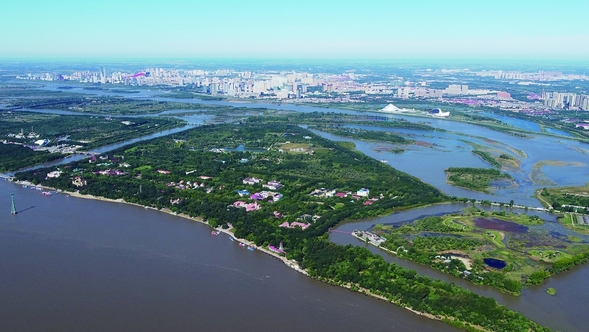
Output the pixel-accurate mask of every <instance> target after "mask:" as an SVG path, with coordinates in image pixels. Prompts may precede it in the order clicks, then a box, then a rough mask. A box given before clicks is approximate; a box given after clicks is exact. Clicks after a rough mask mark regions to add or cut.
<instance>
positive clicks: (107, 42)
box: [0, 0, 589, 60]
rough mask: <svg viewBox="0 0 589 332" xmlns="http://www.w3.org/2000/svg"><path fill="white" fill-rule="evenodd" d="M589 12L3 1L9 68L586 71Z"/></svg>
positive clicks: (530, 6) (377, 2) (497, 5)
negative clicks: (288, 65) (540, 63)
mask: <svg viewBox="0 0 589 332" xmlns="http://www.w3.org/2000/svg"><path fill="white" fill-rule="evenodd" d="M587 13H589V1H587V0H581V1H573V0H560V1H547V0H534V1H523V0H521V1H520V0H493V1H491V0H413V1H408V0H402V1H398V0H383V1H381V0H362V1H356V0H352V1H346V0H337V1H335V0H295V1H293V0H291V1H276V0H274V1H269V0H242V1H230V0H206V1H202V0H188V1H184V0H177V1H175V0H166V1H162V0H140V1H139V0H94V1H83V0H54V1H47V0H2V1H1V3H0V57H4V58H20V57H22V58H43V57H58V58H59V57H82V58H83V57H91V58H97V57H111V58H149V57H161V58H165V57H175V58H190V57H221V58H311V59H320V58H327V59H330V58H333V59H339V58H342V59H353V58H366V59H414V58H418V59H548V60H550V59H555V60H586V59H589V22H588V21H587Z"/></svg>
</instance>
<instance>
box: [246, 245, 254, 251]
mask: <svg viewBox="0 0 589 332" xmlns="http://www.w3.org/2000/svg"><path fill="white" fill-rule="evenodd" d="M247 250H249V251H255V250H256V248H254V247H252V246H247Z"/></svg>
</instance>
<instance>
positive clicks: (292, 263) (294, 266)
mask: <svg viewBox="0 0 589 332" xmlns="http://www.w3.org/2000/svg"><path fill="white" fill-rule="evenodd" d="M12 183H15V184H19V185H25V186H31V187H36V188H42V189H43V190H50V191H55V192H57V193H61V194H65V195H69V196H71V197H76V198H83V199H93V200H98V201H104V202H111V203H124V204H129V205H134V206H137V207H142V208H145V209H150V210H153V211H157V212H161V213H167V214H171V215H174V216H177V217H181V218H184V219H188V220H191V221H195V222H198V223H201V224H205V225H208V226H209V227H210V225H209V224H208V222H207V221H205V220H204V219H202V218H200V217H191V216H189V215H187V214H184V213H176V212H172V211H171V210H169V209H167V208H164V209H161V210H159V209H157V208H154V207H151V206H145V205H141V204H138V203H131V202H127V201H125V200H124V199H122V198H119V199H111V198H106V197H101V196H94V195H83V194H80V193H77V192H71V191H64V190H61V189H56V188H52V187H45V186H41V185H34V184H32V183H30V182H28V181H13V182H12ZM211 228H212V227H211ZM212 229H213V230H217V231H220V232H222V233H225V234H227V235H228V236H230V237H232V238H234V239H235V240H237V241H239V242H241V243H244V244H245V245H247V246H251V247H254V248H255V249H256V250H257V251H261V252H263V253H265V254H268V255H270V256H273V257H275V258H278V259H279V260H281V261H282V262H283V263H284V264H286V265H287V266H288V267H290V268H292V269H294V270H296V271H297V272H300V273H302V274H304V275H309V273H307V271H305V270H303V269H301V268H300V267H299V265H298V264H297V262H296V261H294V260H293V261H289V260H288V259H287V258H286V257H284V256H281V255H279V254H278V253H276V252H273V251H271V250H270V249H268V248H264V247H258V246H257V245H256V244H255V243H253V242H251V241H248V240H246V239H240V238H236V237H235V235H233V233H232V232H231V230H232V229H233V227H229V228H227V229H223V228H221V227H217V228H212Z"/></svg>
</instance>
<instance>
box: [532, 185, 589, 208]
mask: <svg viewBox="0 0 589 332" xmlns="http://www.w3.org/2000/svg"><path fill="white" fill-rule="evenodd" d="M540 195H541V196H542V197H543V198H544V199H546V200H547V201H549V202H550V203H551V205H552V208H554V209H555V210H560V211H567V212H577V210H578V208H576V207H577V206H581V207H584V208H585V211H578V212H586V211H587V210H588V209H589V197H588V196H582V195H573V194H567V193H560V192H559V189H547V188H544V189H542V191H541V192H540ZM565 205H572V206H565Z"/></svg>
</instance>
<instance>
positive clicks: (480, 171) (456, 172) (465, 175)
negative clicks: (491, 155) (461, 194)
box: [446, 167, 511, 192]
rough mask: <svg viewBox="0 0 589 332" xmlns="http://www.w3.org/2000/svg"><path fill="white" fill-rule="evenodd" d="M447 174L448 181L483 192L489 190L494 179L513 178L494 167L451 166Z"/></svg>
mask: <svg viewBox="0 0 589 332" xmlns="http://www.w3.org/2000/svg"><path fill="white" fill-rule="evenodd" d="M446 174H447V181H448V183H450V184H452V185H454V186H459V187H464V188H468V189H471V190H476V191H481V192H487V191H488V190H489V185H490V182H491V181H493V180H500V179H510V178H511V176H510V175H509V174H507V173H501V171H499V170H497V169H494V168H472V167H450V168H448V169H446Z"/></svg>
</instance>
